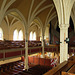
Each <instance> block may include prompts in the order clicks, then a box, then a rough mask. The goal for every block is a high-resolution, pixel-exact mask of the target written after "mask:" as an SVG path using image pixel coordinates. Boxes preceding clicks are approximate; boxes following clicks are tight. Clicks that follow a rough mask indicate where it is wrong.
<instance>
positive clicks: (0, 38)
mask: <svg viewBox="0 0 75 75" xmlns="http://www.w3.org/2000/svg"><path fill="white" fill-rule="evenodd" d="M0 40H3V30H2V28H0Z"/></svg>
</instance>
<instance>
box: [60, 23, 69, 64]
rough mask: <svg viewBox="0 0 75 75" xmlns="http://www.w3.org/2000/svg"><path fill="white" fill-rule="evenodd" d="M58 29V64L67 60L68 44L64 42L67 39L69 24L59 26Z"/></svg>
mask: <svg viewBox="0 0 75 75" xmlns="http://www.w3.org/2000/svg"><path fill="white" fill-rule="evenodd" d="M59 27H60V63H62V62H64V61H65V60H66V61H67V60H68V43H66V42H65V41H64V40H66V38H68V27H69V24H67V25H66V24H61V25H59Z"/></svg>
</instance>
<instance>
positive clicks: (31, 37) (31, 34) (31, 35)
mask: <svg viewBox="0 0 75 75" xmlns="http://www.w3.org/2000/svg"><path fill="white" fill-rule="evenodd" d="M29 39H30V40H33V33H32V31H31V32H30V38H29Z"/></svg>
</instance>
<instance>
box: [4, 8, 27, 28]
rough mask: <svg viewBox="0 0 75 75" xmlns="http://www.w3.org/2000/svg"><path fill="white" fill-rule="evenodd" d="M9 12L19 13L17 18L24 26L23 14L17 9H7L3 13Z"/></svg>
mask: <svg viewBox="0 0 75 75" xmlns="http://www.w3.org/2000/svg"><path fill="white" fill-rule="evenodd" d="M11 12H16V13H17V14H18V15H19V17H20V19H19V20H20V21H22V23H23V25H24V27H25V28H26V24H27V22H26V19H25V17H24V16H23V14H22V13H21V12H20V11H19V10H18V9H10V10H8V11H7V12H6V13H5V15H7V14H9V13H11Z"/></svg>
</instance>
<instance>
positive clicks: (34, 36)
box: [33, 32, 36, 40]
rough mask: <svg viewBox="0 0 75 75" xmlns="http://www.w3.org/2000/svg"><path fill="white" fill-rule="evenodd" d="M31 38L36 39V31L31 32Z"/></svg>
mask: <svg viewBox="0 0 75 75" xmlns="http://www.w3.org/2000/svg"><path fill="white" fill-rule="evenodd" d="M33 40H36V32H34V33H33Z"/></svg>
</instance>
